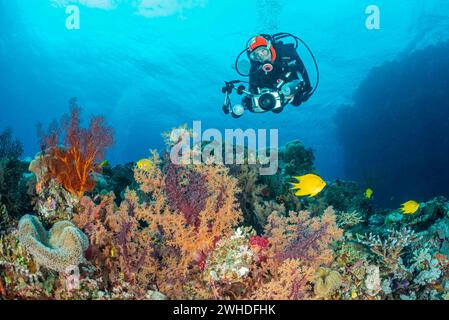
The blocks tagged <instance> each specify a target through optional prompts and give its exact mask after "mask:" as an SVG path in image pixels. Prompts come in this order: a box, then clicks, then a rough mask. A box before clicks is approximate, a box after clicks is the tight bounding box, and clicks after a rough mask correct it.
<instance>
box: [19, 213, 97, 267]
mask: <svg viewBox="0 0 449 320" xmlns="http://www.w3.org/2000/svg"><path fill="white" fill-rule="evenodd" d="M19 239H20V243H21V244H22V245H23V246H24V248H25V249H26V250H27V251H28V252H29V253H30V254H31V255H32V256H33V257H34V259H35V260H36V262H37V263H39V264H40V265H42V266H44V267H46V268H49V269H52V270H55V271H58V272H68V271H69V270H70V269H71V268H74V267H77V266H78V265H79V264H80V263H82V262H83V261H84V256H83V254H84V251H86V250H87V247H88V245H89V241H88V239H87V237H86V235H84V233H83V232H82V231H81V230H79V229H78V228H76V227H75V226H74V225H73V224H72V223H71V222H69V221H59V222H57V223H55V224H54V225H53V227H52V228H51V229H50V231H49V232H47V231H46V230H45V229H44V228H43V227H42V224H41V222H40V221H39V219H38V218H37V217H35V216H31V215H25V216H23V217H22V218H21V219H20V222H19Z"/></svg>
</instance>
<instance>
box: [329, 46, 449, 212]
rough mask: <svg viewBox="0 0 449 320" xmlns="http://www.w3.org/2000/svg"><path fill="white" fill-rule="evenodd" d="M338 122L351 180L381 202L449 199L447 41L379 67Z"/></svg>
mask: <svg viewBox="0 0 449 320" xmlns="http://www.w3.org/2000/svg"><path fill="white" fill-rule="evenodd" d="M336 122H337V126H338V135H339V140H340V142H341V144H342V146H343V150H344V154H345V162H346V163H345V170H346V175H347V176H346V178H350V179H357V180H359V181H360V182H362V183H366V184H367V185H369V186H372V187H373V188H374V190H375V195H376V201H377V202H378V203H380V204H382V205H387V206H392V207H394V206H397V205H398V203H400V202H401V201H404V200H408V199H416V200H418V201H425V200H428V199H429V198H431V197H433V196H436V195H445V196H446V197H449V42H444V43H441V44H438V45H435V46H431V47H428V48H426V49H424V50H420V51H416V52H414V53H412V54H410V55H409V56H406V57H404V58H403V59H402V60H399V61H394V62H389V63H386V64H384V65H382V66H381V67H378V68H375V69H373V70H372V71H371V73H370V74H369V75H368V77H367V78H366V79H365V80H364V81H363V82H362V83H361V85H360V87H359V88H358V89H357V91H356V94H355V96H354V104H353V105H351V106H344V107H342V108H341V111H339V112H338V113H337V115H336Z"/></svg>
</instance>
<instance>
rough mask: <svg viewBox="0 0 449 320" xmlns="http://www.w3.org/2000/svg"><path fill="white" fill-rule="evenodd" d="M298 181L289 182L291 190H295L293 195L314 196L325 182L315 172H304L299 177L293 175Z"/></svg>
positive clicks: (322, 187)
mask: <svg viewBox="0 0 449 320" xmlns="http://www.w3.org/2000/svg"><path fill="white" fill-rule="evenodd" d="M293 178H295V179H296V180H298V182H296V183H290V184H291V185H292V186H293V188H292V190H297V191H296V192H295V196H298V197H300V196H309V197H314V196H316V195H317V194H318V193H320V192H321V191H322V190H323V189H324V187H325V186H326V182H324V181H323V179H321V177H319V176H317V175H315V174H306V175H304V176H301V177H293Z"/></svg>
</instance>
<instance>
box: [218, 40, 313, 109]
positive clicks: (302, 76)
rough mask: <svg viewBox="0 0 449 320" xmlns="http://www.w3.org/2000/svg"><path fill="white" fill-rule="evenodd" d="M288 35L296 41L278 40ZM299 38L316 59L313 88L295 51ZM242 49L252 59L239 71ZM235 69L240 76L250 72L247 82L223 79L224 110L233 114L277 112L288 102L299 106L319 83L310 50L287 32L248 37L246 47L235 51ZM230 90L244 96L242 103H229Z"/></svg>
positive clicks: (246, 75)
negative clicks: (247, 69) (246, 68)
mask: <svg viewBox="0 0 449 320" xmlns="http://www.w3.org/2000/svg"><path fill="white" fill-rule="evenodd" d="M288 37H290V38H292V39H293V40H294V41H295V43H284V42H282V41H280V40H281V39H284V38H288ZM299 42H301V43H302V44H303V45H304V46H305V47H306V48H307V50H308V51H309V53H310V55H311V56H312V59H313V61H314V63H315V67H316V72H317V81H316V85H315V86H314V87H313V88H312V86H311V84H310V79H309V75H308V73H307V70H306V68H305V66H304V63H303V62H302V60H301V58H300V57H299V54H298V52H297V49H298V45H299ZM244 53H247V55H248V58H249V61H250V63H251V68H250V71H249V73H248V74H243V73H242V72H240V70H239V67H238V64H239V60H240V57H241V56H242V54H244ZM235 69H236V71H237V73H238V74H239V75H240V76H245V77H248V76H249V82H246V81H241V80H232V81H225V86H224V87H223V88H222V92H223V93H224V94H225V98H224V104H223V111H224V113H225V114H229V113H230V114H231V115H232V116H233V117H234V118H240V117H241V116H242V115H243V113H244V111H245V110H249V111H250V112H253V113H262V112H268V111H272V112H274V113H280V112H282V110H284V107H285V106H286V105H287V104H292V105H293V106H299V105H301V104H302V103H303V102H306V101H307V100H308V99H309V98H310V97H311V96H312V95H313V94H314V93H315V91H316V89H317V87H318V83H319V70H318V64H317V62H316V60H315V57H314V55H313V53H312V51H311V50H310V49H309V47H308V46H307V44H306V43H305V42H304V41H303V40H301V39H300V38H298V37H297V36H295V35H292V34H290V33H277V34H274V35H267V34H261V35H257V36H255V37H253V38H251V39H250V40H249V41H248V43H247V46H246V48H245V49H244V50H243V51H242V52H241V53H240V54H239V55H238V57H237V59H236V61H235ZM239 83H247V84H248V85H249V88H248V90H247V89H246V88H245V86H244V85H241V84H240V85H239V86H238V87H237V88H236V84H239ZM233 90H236V92H237V94H239V95H243V96H244V97H243V99H242V102H241V104H236V105H232V104H231V100H230V98H229V96H230V94H231V93H232V91H233Z"/></svg>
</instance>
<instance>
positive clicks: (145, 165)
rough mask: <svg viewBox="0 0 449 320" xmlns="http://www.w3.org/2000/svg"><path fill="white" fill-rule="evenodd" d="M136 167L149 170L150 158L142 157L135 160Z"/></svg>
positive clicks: (151, 166)
mask: <svg viewBox="0 0 449 320" xmlns="http://www.w3.org/2000/svg"><path fill="white" fill-rule="evenodd" d="M137 168H139V169H140V170H143V171H147V172H148V171H150V170H151V168H153V162H152V161H151V160H150V159H147V158H145V159H142V160H139V161H137Z"/></svg>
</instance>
